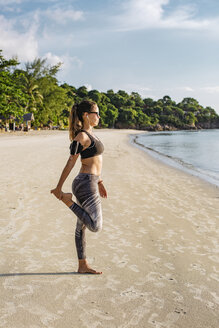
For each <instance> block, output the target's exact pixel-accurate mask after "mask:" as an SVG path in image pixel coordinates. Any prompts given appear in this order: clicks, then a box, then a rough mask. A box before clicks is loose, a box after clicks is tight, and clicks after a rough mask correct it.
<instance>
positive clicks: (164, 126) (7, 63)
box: [0, 50, 219, 130]
mask: <svg viewBox="0 0 219 328" xmlns="http://www.w3.org/2000/svg"><path fill="white" fill-rule="evenodd" d="M60 68H61V63H58V64H57V65H48V64H47V62H46V59H41V58H36V59H35V60H34V61H32V62H27V63H26V64H25V67H24V69H21V68H19V62H18V59H16V58H11V59H9V60H7V59H5V58H4V56H3V54H2V50H0V119H1V120H2V121H4V120H7V119H10V118H14V119H15V118H16V119H17V121H18V122H22V118H23V115H24V114H25V113H33V114H34V118H35V120H34V121H33V122H32V126H33V127H46V126H49V125H55V126H59V127H60V128H67V126H68V117H69V112H70V109H71V107H72V105H73V104H74V103H75V102H76V103H78V102H80V101H81V100H82V99H91V100H94V101H95V102H96V103H97V104H98V107H99V110H100V116H101V120H100V127H108V128H135V129H142V130H168V129H191V128H219V116H218V115H217V113H216V112H215V110H214V109H213V108H211V107H209V106H208V107H203V106H201V105H200V104H199V102H198V101H197V100H196V99H194V98H184V99H183V100H182V101H181V102H179V103H176V102H175V101H174V100H172V99H171V97H169V96H167V95H166V96H164V97H163V98H161V99H158V100H153V99H152V98H145V99H142V97H141V96H140V95H139V94H138V93H137V92H131V94H128V93H127V92H126V91H124V90H119V91H118V92H114V91H113V90H112V89H110V90H108V91H107V92H99V91H98V90H90V91H89V90H88V89H87V88H86V86H81V87H79V88H76V87H74V86H71V85H69V84H67V83H64V84H61V85H60V84H59V82H58V79H57V73H58V71H59V70H60Z"/></svg>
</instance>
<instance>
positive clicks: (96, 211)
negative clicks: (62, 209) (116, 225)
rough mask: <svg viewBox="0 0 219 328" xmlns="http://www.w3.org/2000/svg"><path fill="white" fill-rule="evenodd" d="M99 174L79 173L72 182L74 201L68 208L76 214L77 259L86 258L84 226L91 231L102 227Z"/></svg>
mask: <svg viewBox="0 0 219 328" xmlns="http://www.w3.org/2000/svg"><path fill="white" fill-rule="evenodd" d="M98 180H99V176H97V175H94V174H88V173H79V174H78V175H77V176H76V177H75V179H74V180H73V183H72V192H73V194H74V195H75V197H76V201H77V204H76V203H73V205H71V206H70V209H71V210H72V212H74V214H75V215H76V216H77V224H76V230H75V244H76V248H77V254H78V259H80V260H81V259H85V258H86V239H85V229H86V227H87V228H88V229H89V230H90V231H93V232H97V231H100V230H101V229H102V209H101V203H100V197H99V192H98Z"/></svg>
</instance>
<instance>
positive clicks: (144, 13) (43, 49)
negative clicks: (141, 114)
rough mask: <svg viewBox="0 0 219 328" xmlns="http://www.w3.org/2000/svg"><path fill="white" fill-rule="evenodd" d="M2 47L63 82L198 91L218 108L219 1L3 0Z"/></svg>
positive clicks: (173, 93) (156, 92)
mask: <svg viewBox="0 0 219 328" xmlns="http://www.w3.org/2000/svg"><path fill="white" fill-rule="evenodd" d="M0 49H2V50H3V55H4V56H5V57H6V58H11V57H12V56H17V57H18V59H19V61H20V62H21V63H25V62H27V61H32V60H34V59H35V58H36V57H41V58H47V61H48V64H51V65H54V64H56V63H58V62H62V63H63V64H62V68H61V71H60V72H59V73H58V76H57V77H58V80H59V82H60V83H64V82H67V83H69V84H70V85H73V86H75V87H77V88H78V87H80V86H82V85H86V86H87V88H88V90H91V89H97V90H99V91H102V92H105V91H107V90H109V89H113V90H114V91H115V92H116V91H118V90H125V91H126V92H128V93H131V92H132V91H135V92H138V93H139V94H140V95H141V96H142V97H143V98H148V97H150V98H153V99H155V100H157V99H159V98H162V97H163V96H165V95H168V96H170V97H171V98H172V99H173V100H175V101H176V102H179V101H181V100H182V99H183V98H185V97H192V98H195V99H197V100H198V101H199V103H200V104H201V105H202V106H204V107H206V106H211V107H212V108H214V109H215V110H216V111H217V113H219V55H218V54H219V1H218V0H193V1H191V0H72V1H70V0H62V1H60V0H59V1H57V0H46V1H44V0H32V1H28V0H0Z"/></svg>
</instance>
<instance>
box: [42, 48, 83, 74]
mask: <svg viewBox="0 0 219 328" xmlns="http://www.w3.org/2000/svg"><path fill="white" fill-rule="evenodd" d="M43 58H46V59H47V62H48V63H49V64H50V65H56V64H58V63H62V68H63V69H65V70H67V69H70V68H71V69H72V68H81V67H82V65H83V63H82V61H81V60H80V59H79V58H78V57H76V56H70V55H61V56H57V55H54V54H52V53H51V52H48V53H46V54H45V55H44V56H43Z"/></svg>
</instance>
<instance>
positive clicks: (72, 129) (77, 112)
mask: <svg viewBox="0 0 219 328" xmlns="http://www.w3.org/2000/svg"><path fill="white" fill-rule="evenodd" d="M96 105H97V104H96V103H95V102H94V101H91V100H83V101H82V102H81V103H80V104H74V105H73V107H72V109H71V113H70V116H69V139H70V141H73V140H74V138H75V137H76V135H77V134H78V132H79V131H80V130H81V129H82V128H83V113H85V112H88V113H89V112H91V111H92V109H93V108H94V106H96Z"/></svg>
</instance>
